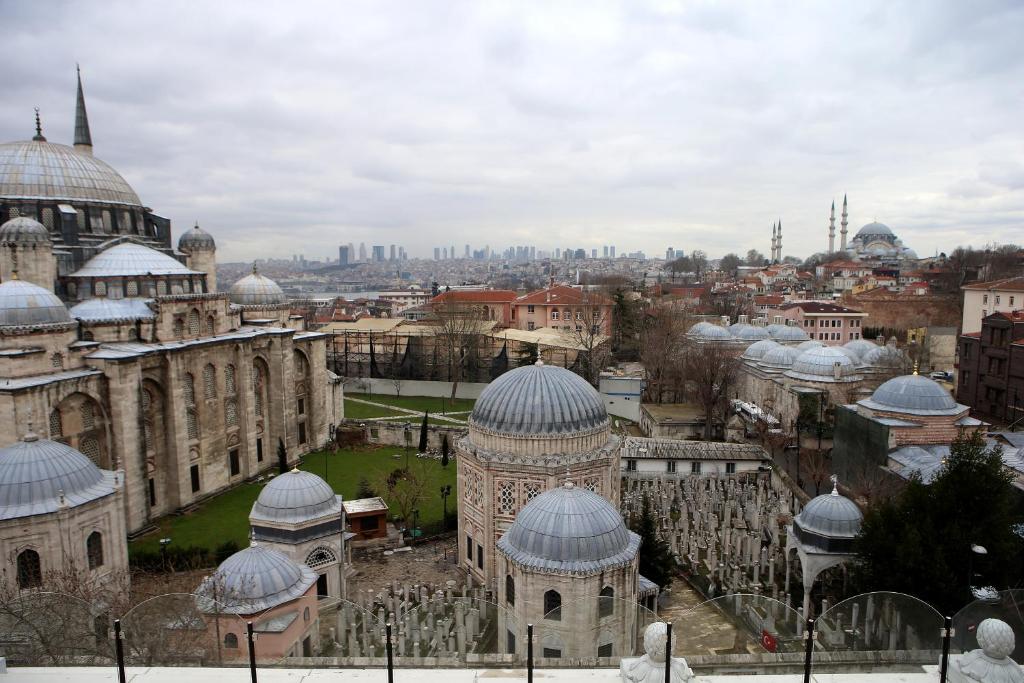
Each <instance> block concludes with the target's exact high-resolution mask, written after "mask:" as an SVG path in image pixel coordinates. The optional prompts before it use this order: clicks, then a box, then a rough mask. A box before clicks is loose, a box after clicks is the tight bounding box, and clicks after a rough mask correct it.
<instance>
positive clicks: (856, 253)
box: [779, 195, 917, 263]
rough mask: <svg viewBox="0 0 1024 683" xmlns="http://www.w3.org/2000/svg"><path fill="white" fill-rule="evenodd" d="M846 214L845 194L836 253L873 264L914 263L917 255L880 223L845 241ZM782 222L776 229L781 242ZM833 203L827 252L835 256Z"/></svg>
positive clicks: (874, 222) (872, 223)
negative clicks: (839, 252)
mask: <svg viewBox="0 0 1024 683" xmlns="http://www.w3.org/2000/svg"><path fill="white" fill-rule="evenodd" d="M848 218H849V212H848V210H847V202H846V195H843V213H842V216H841V221H840V230H839V251H845V252H847V254H848V255H849V256H850V259H852V260H854V261H875V262H884V263H896V262H899V261H910V260H916V259H917V254H916V253H915V252H914V250H913V249H910V248H909V247H906V246H904V245H903V242H902V241H901V240H900V239H898V238H897V237H896V235H895V233H893V231H892V229H891V228H890V227H889V226H888V225H885V224H883V223H878V222H877V221H873V222H871V223H868V224H867V225H865V226H864V227H862V228H861V229H860V230H858V231H857V234H856V235H854V236H853V239H852V240H850V242H849V244H847V241H846V238H847V235H848V234H849V231H848V230H847V225H848V224H849V220H848ZM781 232H782V230H781V222H780V228H779V234H780V240H781ZM835 244H836V203H835V202H832V211H831V213H830V214H829V219H828V253H830V254H832V253H835V251H836V248H835Z"/></svg>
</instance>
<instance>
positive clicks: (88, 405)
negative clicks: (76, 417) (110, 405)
mask: <svg viewBox="0 0 1024 683" xmlns="http://www.w3.org/2000/svg"><path fill="white" fill-rule="evenodd" d="M79 414H80V415H81V416H82V429H83V430H86V429H95V428H96V413H95V412H94V411H93V407H92V402H91V401H83V402H82V405H81V407H80V408H79Z"/></svg>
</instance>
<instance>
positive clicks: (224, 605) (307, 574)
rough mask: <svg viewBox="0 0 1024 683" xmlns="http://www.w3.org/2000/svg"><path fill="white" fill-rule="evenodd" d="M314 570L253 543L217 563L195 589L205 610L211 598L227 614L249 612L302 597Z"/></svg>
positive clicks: (312, 578) (310, 581)
mask: <svg viewBox="0 0 1024 683" xmlns="http://www.w3.org/2000/svg"><path fill="white" fill-rule="evenodd" d="M316 578H317V575H316V572H314V571H313V570H312V569H310V568H309V567H307V566H306V565H304V564H299V563H298V562H294V561H292V560H290V559H289V558H288V557H287V556H286V555H285V554H284V553H281V552H279V551H277V550H273V549H272V548H269V547H267V546H263V545H258V544H256V543H254V544H253V545H251V546H249V547H248V548H245V549H243V550H239V551H238V552H237V553H235V554H234V555H232V556H231V557H229V558H228V559H226V560H224V561H223V562H221V564H220V566H219V567H217V571H216V572H214V574H213V576H210V577H207V578H206V579H204V580H203V583H202V584H201V585H200V586H199V588H198V590H196V594H197V595H198V596H199V598H200V601H201V603H200V604H202V603H203V602H206V603H208V604H207V605H206V606H204V607H203V609H204V610H205V611H212V609H210V608H212V607H213V601H219V602H220V603H221V609H222V610H224V611H226V612H228V613H230V614H253V613H255V612H262V611H263V610H267V609H270V608H271V607H276V606H277V605H280V604H283V603H286V602H289V601H291V600H295V599H296V598H299V597H301V596H302V594H303V593H305V592H306V591H307V590H308V589H309V587H310V586H312V585H313V584H314V583H316Z"/></svg>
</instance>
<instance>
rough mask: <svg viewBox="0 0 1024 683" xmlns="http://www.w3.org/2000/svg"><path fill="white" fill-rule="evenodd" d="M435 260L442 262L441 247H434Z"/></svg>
mask: <svg viewBox="0 0 1024 683" xmlns="http://www.w3.org/2000/svg"><path fill="white" fill-rule="evenodd" d="M434 260H435V261H440V260H441V247H434Z"/></svg>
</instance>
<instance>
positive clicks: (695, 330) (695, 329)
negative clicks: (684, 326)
mask: <svg viewBox="0 0 1024 683" xmlns="http://www.w3.org/2000/svg"><path fill="white" fill-rule="evenodd" d="M713 327H718V326H717V325H714V324H712V323H709V322H708V321H706V320H701V321H700V322H699V323H696V324H694V325H692V326H691V327H690V329H689V331H687V333H686V334H688V335H691V336H694V337H699V336H701V335H702V334H704V333H705V332H707V331H708V330H709V329H711V328H713Z"/></svg>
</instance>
